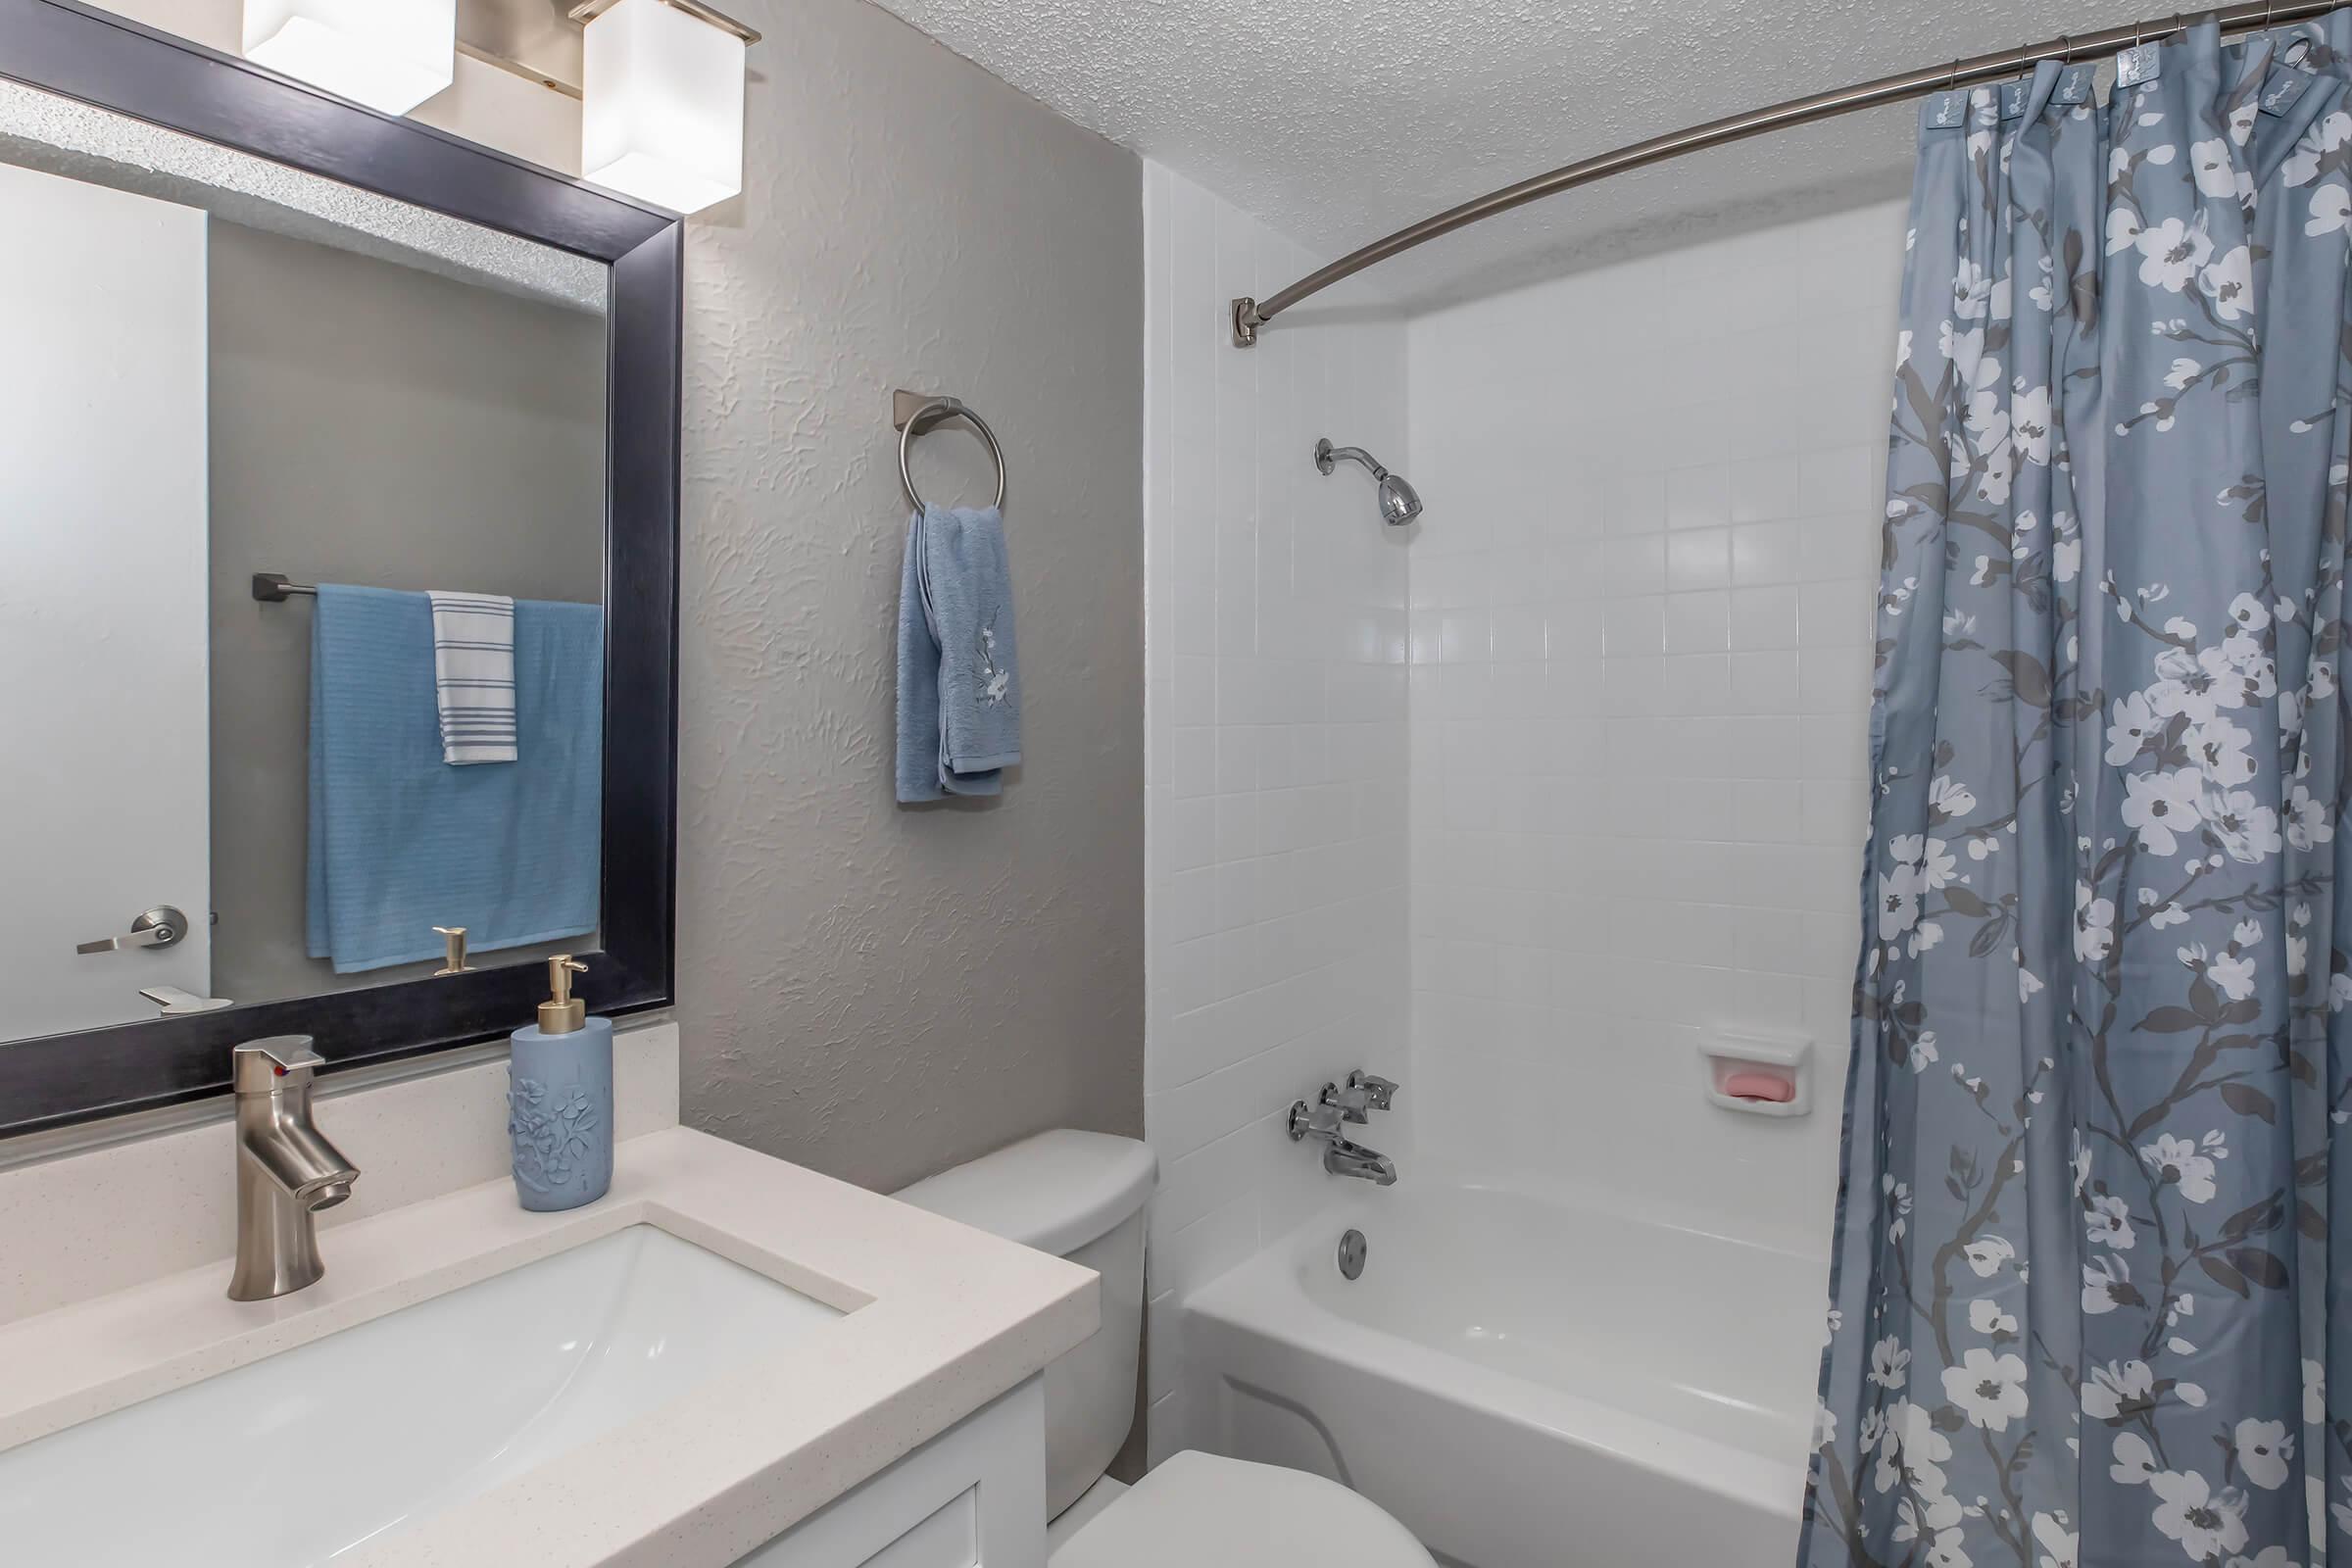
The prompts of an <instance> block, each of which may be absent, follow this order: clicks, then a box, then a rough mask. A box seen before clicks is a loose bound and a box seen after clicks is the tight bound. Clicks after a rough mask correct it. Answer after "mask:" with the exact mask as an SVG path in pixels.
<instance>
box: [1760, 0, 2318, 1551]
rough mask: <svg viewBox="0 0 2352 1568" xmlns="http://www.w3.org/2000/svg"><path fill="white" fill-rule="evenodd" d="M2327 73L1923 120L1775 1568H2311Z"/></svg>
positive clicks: (2224, 69)
mask: <svg viewBox="0 0 2352 1568" xmlns="http://www.w3.org/2000/svg"><path fill="white" fill-rule="evenodd" d="M2347 45H2352V14H2347V13H2337V14H2335V15H2334V16H2332V17H2330V18H2328V19H2327V21H2325V22H2324V23H2319V24H2314V25H2308V26H2301V27H2293V28H2281V29H2278V31H2276V32H2274V33H2271V34H2268V35H2266V36H2263V37H2260V38H2256V39H2253V40H2249V41H2246V42H2242V43H2236V44H2232V45H2229V46H2228V47H2225V46H2224V45H2223V44H2222V43H2221V41H2220V38H2219V36H2218V33H2217V31H2216V29H2215V27H2214V26H2213V25H2211V24H2210V23H2207V24H2205V25H2200V26H2197V27H2195V28H2193V29H2191V30H2190V31H2188V32H2187V33H2185V34H2184V35H2182V36H2180V37H2179V38H2178V39H2176V40H2174V41H2172V42H2170V43H2167V44H2165V45H2163V46H2162V47H2161V48H2155V47H2151V48H2149V49H2147V50H2145V51H2141V52H2140V53H2142V54H2143V55H2144V56H2146V57H2149V58H2150V59H2151V60H2152V64H2153V70H2152V71H2150V72H2147V73H2145V74H2144V75H2142V76H2141V78H2140V79H2137V80H2135V81H2132V80H2127V82H2126V83H2125V84H2121V85H2118V86H2117V87H2116V88H2115V90H2114V92H2113V94H2112V96H2111V99H2110V100H2109V101H2108V102H2107V103H2105V104H2100V103H2097V102H2094V101H2093V91H2092V83H2091V75H2092V72H2091V69H2090V68H2089V67H2086V66H2075V67H2068V68H2061V67H2058V66H2055V65H2045V66H2043V67H2042V68H2040V70H2039V71H2038V72H2037V73H2036V74H2035V75H2034V78H2033V79H2032V80H2031V81H2026V82H2019V83H2016V84H2013V85H2011V86H2010V87H2008V88H2005V89H1979V90H1976V91H1973V92H1962V93H1945V94H1942V95H1939V96H1937V97H1936V98H1933V99H1931V100H1930V101H1929V102H1928V103H1927V104H1926V105H1925V106H1924V109H1923V112H1922V118H1921V135H1920V146H1919V172H1918V182H1917V188H1916V193H1915V196H1914V199H1913V207H1912V231H1911V236H1910V241H1909V256H1908V259H1907V263H1906V270H1905V283H1904V300H1903V312H1904V320H1903V330H1902V333H1901V338H1900V344H1899V347H1898V350H1897V366H1896V374H1895V383H1896V393H1895V398H1894V412H1893V433H1892V439H1891V444H1890V461H1889V469H1888V477H1887V498H1888V499H1887V521H1886V526H1885V536H1884V537H1885V575H1884V581H1883V586H1882V594H1881V599H1880V609H1879V644H1878V660H1879V664H1878V692H1877V701H1876V704H1875V707H1874V711H1873V718H1872V725H1873V734H1872V745H1873V752H1872V756H1873V767H1874V786H1875V809H1874V821H1873V826H1872V834H1871V840H1870V845H1869V850H1868V861H1867V865H1866V868H1865V872H1864V883H1865V898H1866V901H1867V903H1866V909H1865V922H1866V929H1865V932H1864V943H1863V956H1862V961H1861V966H1860V972H1859V975H1858V979H1857V983H1856V1019H1855V1029H1854V1057H1853V1068H1852V1074H1851V1077H1850V1079H1849V1083H1848V1091H1847V1093H1848V1099H1847V1108H1846V1129H1845V1131H1846V1169H1845V1176H1844V1185H1843V1189H1842V1192H1841V1196H1840V1199H1839V1217H1838V1235H1837V1238H1836V1248H1835V1261H1834V1274H1833V1287H1832V1294H1833V1300H1832V1308H1831V1313H1830V1323H1829V1345H1828V1349H1827V1351H1826V1352H1825V1355H1824V1359H1823V1369H1822V1405H1821V1410H1820V1412H1819V1416H1818V1421H1817V1429H1816V1435H1815V1436H1816V1443H1817V1448H1816V1451H1815V1454H1814V1457H1813V1462H1812V1469H1811V1474H1810V1478H1809V1484H1808V1487H1807V1495H1806V1510H1805V1516H1806V1518H1805V1527H1804V1537H1803V1544H1802V1545H1801V1547H1800V1552H1799V1556H1800V1562H1801V1564H1802V1565H1803V1568H1833V1565H1835V1568H1848V1565H1858V1564H1874V1565H1888V1568H1891V1565H1896V1564H1922V1565H1934V1568H1968V1565H1971V1564H1975V1565H1979V1568H1983V1565H1987V1564H1999V1565H2003V1568H2008V1565H2016V1568H2143V1565H2145V1568H2154V1565H2166V1568H2176V1565H2180V1564H2184V1563H2193V1564H2207V1565H2211V1568H2315V1565H2318V1564H2321V1563H2323V1562H2326V1561H2327V1559H2328V1551H2329V1547H2330V1546H2331V1545H2332V1547H2333V1551H2334V1561H2335V1562H2336V1563H2337V1564H2339V1565H2352V1364H2347V1362H2348V1359H2352V1133H2347V1131H2346V1128H2345V1122H2346V1111H2347V1108H2348V1107H2352V1053H2348V1051H2347V1045H2348V1044H2352V1041H2348V1040H2347V1038H2346V1033H2345V1032H2346V1030H2347V1029H2352V1023H2348V1022H2347V1021H2346V1019H2347V1014H2345V1013H2344V1012H2343V1011H2342V1010H2341V1009H2342V1008H2343V1006H2344V1005H2345V1003H2346V1001H2347V999H2352V957H2348V956H2347V950H2348V949H2352V907H2348V905H2347V900H2352V866H2343V867H2340V868H2339V859H2340V858H2341V857H2342V856H2343V855H2345V854H2346V853H2347V852H2348V851H2352V830H2339V829H2340V824H2341V816H2342V812H2343V808H2344V804H2345V800H2346V796H2347V794H2348V793H2352V753H2348V752H2347V749H2346V746H2345V734H2346V725H2345V704H2346V696H2345V694H2344V691H2343V688H2342V685H2341V682H2340V674H2341V671H2342V665H2343V661H2344V657H2345V655H2344V649H2343V646H2342V644H2343V636H2344V603H2343V576H2342V573H2343V565H2344V504H2345V489H2346V461H2347V452H2348V450H2352V445H2348V438H2352V363H2348V361H2347V357H2346V354H2347V350H2346V345H2347V341H2348V338H2347V332H2348V331H2352V317H2348V316H2347V309H2346V282H2347V276H2346V259H2347V251H2348V247H2352V233H2348V232H2347V224H2348V223H2352V172H2348V171H2352V98H2348V96H2347V82H2346V79H2345V78H2346V75H2347V73H2348V72H2352V65H2348V60H2352V56H2348V54H2347ZM2129 75H2130V73H2127V76H2128V77H2129ZM2339 1152H2340V1153H2341V1156H2342V1157H2336V1156H2337V1155H2338V1153H2339Z"/></svg>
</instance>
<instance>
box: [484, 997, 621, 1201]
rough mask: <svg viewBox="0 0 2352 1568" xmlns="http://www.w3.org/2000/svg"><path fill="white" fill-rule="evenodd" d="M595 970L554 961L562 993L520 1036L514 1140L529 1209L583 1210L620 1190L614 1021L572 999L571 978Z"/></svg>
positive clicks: (510, 1120)
mask: <svg viewBox="0 0 2352 1568" xmlns="http://www.w3.org/2000/svg"><path fill="white" fill-rule="evenodd" d="M587 972H588V966H587V965H586V964H584V963H580V962H577V961H575V960H574V959H573V958H572V956H571V955H570V954H568V953H559V954H557V955H556V956H554V957H552V958H550V959H548V960H547V984H548V989H549V991H551V992H552V993H554V994H553V995H552V996H551V997H549V999H548V1000H547V1001H545V1002H542V1003H541V1004H539V1021H538V1022H537V1023H536V1024H532V1025H529V1026H527V1027H525V1028H521V1029H517V1030H515V1054H514V1055H513V1057H512V1058H510V1059H509V1061H508V1063H507V1084H508V1089H507V1134H508V1136H509V1137H510V1138H512V1139H513V1140H514V1143H515V1198H516V1199H517V1200H519V1201H520V1202H521V1203H522V1206H523V1207H525V1208H529V1209H538V1210H543V1211H544V1210H550V1209H559V1208H577V1207H579V1206H580V1205H581V1204H582V1203H593V1202H595V1201H597V1200H598V1199H600V1198H602V1197H604V1196H605V1191H606V1189H607V1188H609V1187H611V1186H612V1185H613V1020H612V1019H610V1018H591V1017H590V1016H588V1005H587V1004H586V1003H584V1002H582V1001H581V1000H580V999H579V998H577V997H575V996H573V995H572V994H571V977H572V976H573V975H575V974H586V973H587Z"/></svg>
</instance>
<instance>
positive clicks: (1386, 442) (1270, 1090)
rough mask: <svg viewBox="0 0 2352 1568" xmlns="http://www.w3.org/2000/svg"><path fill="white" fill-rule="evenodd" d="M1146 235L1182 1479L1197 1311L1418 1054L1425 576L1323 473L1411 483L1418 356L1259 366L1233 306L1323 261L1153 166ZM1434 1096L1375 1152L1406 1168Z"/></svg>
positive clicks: (1157, 1035)
mask: <svg viewBox="0 0 2352 1568" xmlns="http://www.w3.org/2000/svg"><path fill="white" fill-rule="evenodd" d="M1144 214H1145V253H1146V264H1145V270H1146V285H1145V286H1146V296H1147V298H1146V320H1147V333H1148V338H1147V345H1146V363H1147V377H1146V380H1147V386H1148V392H1147V397H1146V427H1147V433H1146V442H1145V463H1146V477H1145V496H1146V499H1145V527H1146V537H1147V552H1148V554H1147V561H1148V566H1147V573H1146V575H1147V581H1148V584H1149V587H1148V593H1147V601H1148V603H1147V623H1146V645H1147V647H1146V662H1147V668H1148V676H1149V682H1150V691H1149V694H1148V701H1149V708H1148V715H1149V716H1148V723H1147V737H1148V740H1147V751H1148V763H1147V769H1148V789H1149V794H1148V807H1147V830H1146V831H1147V839H1148V843H1149V851H1148V853H1149V856H1150V858H1151V869H1150V887H1151V898H1150V901H1149V910H1150V912H1149V917H1148V925H1149V952H1150V1001H1149V1025H1148V1031H1147V1045H1146V1053H1145V1098H1144V1109H1145V1122H1146V1125H1147V1128H1148V1130H1149V1134H1150V1138H1151V1141H1152V1147H1153V1149H1154V1150H1156V1151H1157V1152H1158V1154H1159V1159H1160V1188H1159V1195H1158V1198H1157V1200H1156V1201H1155V1204H1154V1207H1153V1212H1152V1229H1151V1237H1150V1265H1149V1267H1150V1287H1149V1288H1150V1292H1151V1294H1152V1298H1153V1299H1152V1311H1151V1319H1150V1320H1151V1325H1152V1326H1151V1344H1150V1347H1149V1353H1148V1365H1149V1371H1148V1387H1149V1394H1150V1397H1151V1399H1152V1410H1151V1418H1150V1419H1151V1427H1150V1436H1151V1448H1152V1457H1153V1458H1154V1459H1156V1458H1158V1457H1159V1456H1160V1455H1163V1454H1165V1453H1167V1452H1170V1451H1173V1450H1174V1449H1175V1448H1178V1447H1181V1446H1185V1445H1186V1443H1187V1441H1188V1438H1187V1427H1186V1422H1185V1418H1184V1412H1183V1410H1182V1409H1181V1408H1180V1407H1179V1405H1178V1402H1177V1400H1176V1398H1175V1397H1174V1394H1173V1391H1175V1390H1176V1389H1177V1388H1179V1387H1180V1378H1179V1375H1178V1374H1179V1367H1178V1360H1177V1342H1178V1339H1179V1335H1178V1332H1177V1330H1178V1325H1177V1321H1176V1320H1177V1318H1178V1316H1179V1314H1178V1313H1177V1312H1176V1311H1175V1310H1173V1309H1172V1302H1173V1301H1174V1300H1175V1299H1178V1298H1179V1297H1180V1296H1181V1295H1182V1294H1183V1293H1185V1292H1187V1291H1190V1290H1191V1289H1193V1288H1195V1287H1197V1286H1199V1285H1201V1284H1202V1283H1204V1282H1206V1281H1207V1280H1208V1279H1210V1278H1213V1277H1214V1276H1215V1275H1217V1274H1220V1273H1222V1272H1224V1271H1225V1270H1226V1269H1227V1268H1229V1267H1231V1266H1232V1265H1233V1264H1235V1263H1237V1262H1239V1261H1240V1260H1241V1259H1242V1258H1243V1257H1245V1256H1247V1255H1248V1254H1249V1253H1250V1252H1251V1251H1253V1250H1256V1248H1257V1246H1258V1244H1259V1242H1260V1240H1261V1239H1267V1238H1271V1237H1272V1236H1275V1235H1277V1234H1279V1233H1280V1232H1282V1231H1283V1230H1286V1229H1288V1228H1289V1227H1290V1226H1291V1225H1293V1224H1295V1223H1296V1222H1297V1221H1298V1220H1299V1218H1301V1217H1302V1216H1303V1215H1304V1214H1305V1213H1306V1212H1308V1211H1309V1210H1310V1209H1311V1208H1312V1207H1313V1206H1314V1205H1316V1204H1317V1203H1319V1202H1320V1201H1324V1199H1325V1198H1326V1196H1327V1195H1328V1192H1329V1189H1330V1185H1331V1184H1332V1183H1333V1182H1334V1181H1335V1180H1336V1179H1337V1178H1333V1177H1330V1176H1326V1175H1325V1174H1324V1173H1323V1172H1322V1170H1321V1169H1320V1167H1319V1165H1318V1164H1317V1162H1316V1159H1315V1156H1314V1153H1313V1152H1312V1151H1311V1150H1309V1149H1307V1148H1305V1147H1302V1146H1299V1145H1295V1144H1293V1143H1291V1142H1290V1141H1289V1140H1288V1139H1287V1138H1286V1137H1285V1136H1284V1132H1283V1116H1284V1113H1285V1111H1286V1110H1287V1109H1288V1107H1289V1105H1290V1103H1291V1102H1292V1101H1294V1100H1296V1099H1298V1098H1299V1097H1300V1096H1302V1095H1311V1094H1312V1093H1313V1091H1314V1089H1315V1088H1316V1087H1317V1086H1318V1085H1320V1084H1321V1083H1322V1082H1323V1081H1324V1080H1326V1079H1329V1078H1333V1077H1336V1076H1340V1075H1343V1074H1344V1073H1345V1072H1346V1071H1347V1070H1348V1068H1350V1067H1356V1066H1364V1067H1370V1068H1373V1069H1374V1070H1379V1071H1386V1070H1389V1069H1391V1068H1401V1066H1402V1065H1403V1063H1404V1060H1405V1056H1406V1053H1407V1050H1408V1039H1407V1029H1406V1019H1407V1016H1408V1011H1409V1004H1410V996H1409V980H1408V972H1409V946H1408V934H1407V922H1406V913H1405V910H1406V891H1405V872H1406V854H1405V847H1406V842H1407V825H1406V807H1405V797H1406V772H1407V749H1406V738H1405V703H1406V692H1405V642H1406V639H1405V633H1406V608H1405V570H1406V559H1407V558H1406V551H1405V548H1404V541H1403V540H1402V539H1401V538H1400V537H1397V536H1396V535H1395V533H1394V531H1393V530H1389V529H1386V528H1384V527H1383V526H1382V525H1381V523H1380V521H1379V518H1378V515H1377V514H1376V513H1375V511H1374V508H1373V492H1372V485H1371V482H1370V478H1369V476H1368V475H1366V474H1365V473H1363V472H1362V471H1361V470H1360V469H1355V468H1351V467H1343V468H1342V469H1341V470H1340V472H1339V473H1337V474H1336V475H1334V476H1333V477H1331V478H1328V479H1326V478H1324V477H1322V476H1321V475H1319V474H1317V473H1316V472H1315V469H1314V465H1313V462H1312V452H1313V448H1314V442H1315V438H1316V437H1317V436H1318V435H1325V434H1328V435H1329V436H1331V437H1332V438H1333V440H1335V441H1336V442H1338V443H1339V444H1341V445H1348V444H1355V445H1361V446H1364V447H1367V448H1369V449H1371V450H1372V451H1373V452H1375V453H1377V454H1380V455H1382V456H1384V457H1387V458H1389V461H1391V462H1397V461H1399V460H1400V459H1401V457H1402V454H1403V450H1404V444H1405V387H1404V370H1405V336H1404V326H1403V323H1402V322H1401V320H1399V319H1396V318H1395V317H1393V316H1389V315H1385V314H1384V313H1382V312H1381V311H1379V309H1378V308H1377V305H1376V304H1375V303H1371V302H1367V301H1366V300H1364V299H1361V298H1358V299H1356V300H1353V301H1348V300H1340V301H1336V302H1332V303H1331V304H1329V305H1326V304H1325V303H1324V302H1321V301H1318V302H1317V306H1318V308H1317V309H1311V310H1309V309H1302V310H1300V311H1299V313H1298V314H1297V316H1296V317H1295V318H1286V319H1284V321H1283V323H1282V326H1281V327H1280V329H1278V330H1272V331H1269V332H1267V333H1266V334H1265V336H1264V337H1263V338H1262V339H1261V341H1260V344H1259V346H1258V347H1257V348H1256V349H1255V350H1253V351H1251V352H1250V353H1246V354H1245V353H1242V352H1240V351H1238V350H1236V349H1234V348H1233V347H1232V346H1231V342H1230V338H1229V331H1230V328H1229V327H1228V326H1227V325H1226V324H1225V315H1224V312H1225V306H1226V302H1227V301H1228V300H1229V299H1231V298H1232V297H1233V296H1235V295H1238V294H1261V295H1262V294H1264V293H1268V292H1271V290H1272V289H1274V288H1278V287H1280V286H1281V285H1282V284H1283V283H1285V282H1287V281H1289V280H1290V279H1291V278H1293V277H1296V276H1298V275H1299V274H1300V273H1302V272H1305V271H1308V270H1312V269H1313V268H1314V267H1315V265H1316V261H1315V258H1314V257H1313V256H1311V255H1310V254H1309V253H1307V252H1306V251H1304V250H1302V249H1300V248H1299V247H1298V246H1296V245H1293V244H1291V243H1289V242H1288V241H1286V240H1284V239H1282V238H1280V237H1278V236H1276V235H1275V234H1273V233H1271V232H1269V231H1268V230H1266V229H1265V228H1264V227H1262V226H1261V225H1259V224H1257V223H1256V222H1254V221H1251V220H1250V219H1249V218H1247V217H1246V216H1244V215H1243V214H1242V213H1240V212H1239V211H1238V210H1237V209H1235V208H1233V207H1231V206H1229V205H1228V204H1226V203H1225V202H1223V201H1220V200H1218V199H1217V198H1215V197H1214V196H1211V195H1210V194H1209V193H1208V192H1206V191H1204V190H1202V189H1201V188H1200V187H1199V186H1197V185H1194V184H1191V183H1190V182H1188V181H1186V180H1184V179H1182V178H1180V177H1178V176H1177V175H1175V174H1172V173H1170V172H1168V171H1166V170H1164V169H1161V168H1159V167H1158V166H1156V165H1147V166H1146V172H1145V182H1144ZM1392 454H1393V455H1394V456H1392ZM1392 1076H1394V1074H1392ZM1410 1098H1411V1097H1410V1092H1409V1089H1408V1094H1407V1096H1406V1098H1405V1101H1404V1102H1403V1103H1401V1104H1400V1106H1399V1110H1398V1112H1395V1113H1391V1115H1389V1116H1387V1117H1383V1118H1381V1121H1380V1124H1379V1125H1377V1126H1374V1127H1371V1128H1368V1129H1365V1138H1366V1141H1367V1142H1370V1143H1373V1144H1375V1145H1376V1146H1377V1147H1379V1148H1381V1149H1382V1150H1384V1151H1385V1152H1395V1153H1402V1152H1404V1136H1403V1135H1404V1124H1405V1122H1406V1120H1407V1112H1408V1110H1409V1104H1410Z"/></svg>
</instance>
